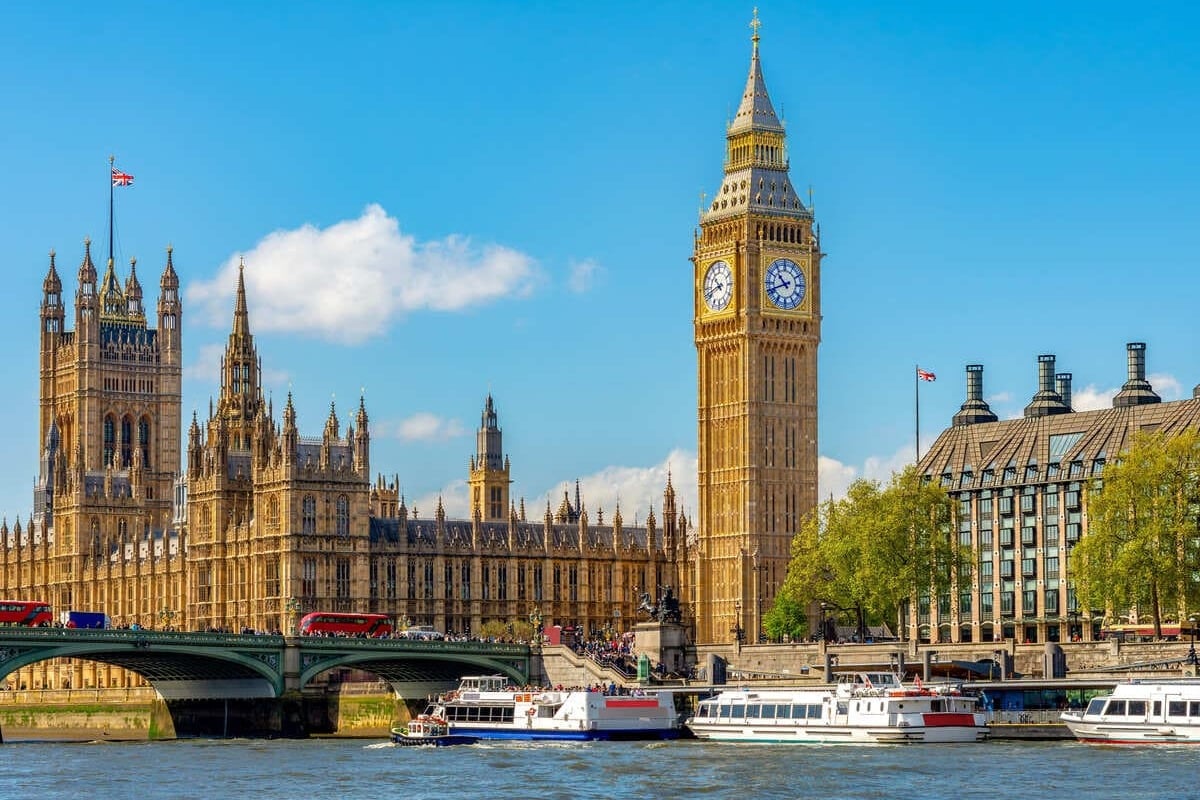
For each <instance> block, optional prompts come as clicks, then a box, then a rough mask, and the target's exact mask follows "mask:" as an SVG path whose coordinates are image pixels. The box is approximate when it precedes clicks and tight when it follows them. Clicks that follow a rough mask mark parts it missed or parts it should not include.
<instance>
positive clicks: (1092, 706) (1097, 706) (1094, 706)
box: [1084, 697, 1184, 714]
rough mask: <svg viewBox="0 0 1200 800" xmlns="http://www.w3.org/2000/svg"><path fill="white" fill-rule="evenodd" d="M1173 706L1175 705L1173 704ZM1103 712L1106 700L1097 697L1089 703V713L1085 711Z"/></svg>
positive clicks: (1092, 712) (1091, 712)
mask: <svg viewBox="0 0 1200 800" xmlns="http://www.w3.org/2000/svg"><path fill="white" fill-rule="evenodd" d="M1172 705H1174V704H1172ZM1180 705H1184V704H1183V703H1180ZM1103 710H1104V698H1103V697H1097V698H1096V699H1094V700H1092V702H1090V703H1088V707H1087V711H1085V712H1084V713H1085V714H1099V713H1101V712H1102V711H1103Z"/></svg>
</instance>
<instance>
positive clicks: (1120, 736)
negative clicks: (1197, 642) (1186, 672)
mask: <svg viewBox="0 0 1200 800" xmlns="http://www.w3.org/2000/svg"><path fill="white" fill-rule="evenodd" d="M1062 721H1063V722H1064V723H1066V725H1067V728H1068V729H1070V731H1071V733H1073V734H1074V735H1075V738H1077V739H1079V740H1080V741H1083V742H1102V743H1108V744H1200V679H1196V678H1182V679H1178V680H1134V681H1130V682H1129V683H1120V684H1117V686H1116V687H1115V688H1114V689H1113V691H1112V693H1111V694H1107V695H1102V696H1100V697H1094V698H1092V700H1091V702H1089V703H1088V706H1087V708H1086V709H1083V710H1082V711H1065V712H1063V714H1062Z"/></svg>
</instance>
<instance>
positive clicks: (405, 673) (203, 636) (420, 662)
mask: <svg viewBox="0 0 1200 800" xmlns="http://www.w3.org/2000/svg"><path fill="white" fill-rule="evenodd" d="M58 658H73V659H83V660H87V661H94V662H99V663H102V664H109V665H112V666H116V667H122V668H124V669H126V670H129V671H130V672H133V673H136V674H138V675H140V676H141V677H143V678H144V679H145V680H146V681H147V682H148V683H149V684H150V685H151V686H152V687H153V688H154V690H155V692H156V693H157V695H158V696H159V698H161V702H162V703H163V704H164V705H165V706H166V708H167V709H168V711H169V713H170V715H171V717H172V718H173V720H174V726H175V728H176V730H179V731H180V732H181V733H183V732H185V731H186V732H196V733H211V732H214V730H213V729H214V724H213V723H212V720H213V718H219V719H220V722H219V725H217V726H216V732H226V733H228V732H230V724H231V718H230V714H231V713H232V714H233V715H234V718H233V719H232V723H233V730H236V731H242V732H246V733H250V734H263V733H266V734H276V735H285V736H290V735H304V734H305V733H306V732H307V731H308V729H309V727H310V726H309V725H307V724H306V722H305V720H306V718H309V717H311V712H306V709H305V708H304V703H305V696H304V695H305V688H306V687H309V686H310V684H311V683H312V681H313V679H314V678H316V677H317V676H318V675H321V674H322V673H325V672H328V671H330V670H333V669H338V668H352V669H359V670H365V671H367V672H371V673H373V674H375V675H377V676H378V677H379V678H380V679H382V680H384V681H386V682H387V683H388V684H389V685H390V686H391V687H392V689H393V690H394V692H395V694H396V697H397V698H410V699H411V698H418V697H424V696H425V695H426V694H428V693H429V692H430V691H433V690H436V689H438V688H446V687H449V686H452V685H454V684H455V683H457V681H458V679H459V678H460V677H462V676H463V675H470V674H476V675H478V674H488V675H491V674H501V675H506V676H508V677H509V678H511V679H512V682H513V683H514V684H515V685H518V686H519V685H522V684H525V683H528V682H529V677H530V674H531V667H532V652H531V650H530V648H529V646H528V645H524V644H507V643H496V642H480V641H452V640H441V641H419V640H414V639H399V638H398V639H358V638H343V637H322V636H272V635H259V634H230V633H202V632H167V631H148V630H124V629H119V630H111V629H110V630H86V629H74V628H20V627H0V679H2V678H3V676H5V675H8V674H9V673H12V672H14V671H16V670H18V669H20V668H22V667H26V666H29V665H31V664H36V663H38V662H41V661H46V660H48V659H58ZM231 700H234V701H238V702H236V703H233V704H231V703H230V702H229V701H231ZM231 709H232V711H231ZM193 723H194V724H193ZM181 728H182V729H183V730H180V729H181Z"/></svg>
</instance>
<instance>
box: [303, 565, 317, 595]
mask: <svg viewBox="0 0 1200 800" xmlns="http://www.w3.org/2000/svg"><path fill="white" fill-rule="evenodd" d="M300 569H301V572H300V594H302V595H303V596H304V597H309V598H311V597H316V596H317V560H316V559H315V558H306V559H304V562H303V563H302V564H301V565H300Z"/></svg>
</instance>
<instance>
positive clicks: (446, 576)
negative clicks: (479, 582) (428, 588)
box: [442, 559, 454, 600]
mask: <svg viewBox="0 0 1200 800" xmlns="http://www.w3.org/2000/svg"><path fill="white" fill-rule="evenodd" d="M442 597H443V598H444V599H446V600H451V599H453V598H454V562H453V561H451V560H450V559H446V561H445V562H444V563H443V564H442Z"/></svg>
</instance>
